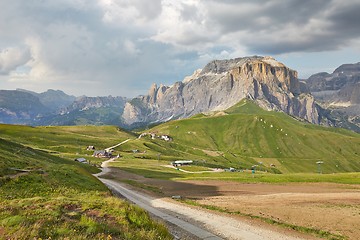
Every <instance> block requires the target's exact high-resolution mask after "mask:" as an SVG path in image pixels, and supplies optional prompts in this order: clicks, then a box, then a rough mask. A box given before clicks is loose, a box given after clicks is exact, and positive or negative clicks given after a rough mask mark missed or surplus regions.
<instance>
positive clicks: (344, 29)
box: [208, 0, 360, 54]
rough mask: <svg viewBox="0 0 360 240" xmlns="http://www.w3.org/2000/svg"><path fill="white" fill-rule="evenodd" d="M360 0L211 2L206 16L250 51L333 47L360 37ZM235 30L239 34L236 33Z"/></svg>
mask: <svg viewBox="0 0 360 240" xmlns="http://www.w3.org/2000/svg"><path fill="white" fill-rule="evenodd" d="M359 12H360V2H359V1H342V0H336V1H328V0H318V1H311V0H305V1H304V0H303V1H299V0H292V1H241V2H239V1H221V2H220V1H211V3H209V4H208V14H209V15H208V18H209V19H210V22H211V24H212V25H216V26H217V28H218V29H219V35H222V36H226V35H231V36H235V37H236V36H238V38H237V39H236V40H234V41H237V42H238V44H240V45H245V47H246V48H247V49H249V50H250V51H252V52H261V53H264V54H281V53H290V52H298V51H306V52H312V51H325V50H335V49H339V48H341V47H344V46H346V45H347V44H349V43H350V42H351V41H352V40H354V39H358V38H359V37H360V31H359V30H358V29H359V24H360V14H359ZM237 33H238V34H237Z"/></svg>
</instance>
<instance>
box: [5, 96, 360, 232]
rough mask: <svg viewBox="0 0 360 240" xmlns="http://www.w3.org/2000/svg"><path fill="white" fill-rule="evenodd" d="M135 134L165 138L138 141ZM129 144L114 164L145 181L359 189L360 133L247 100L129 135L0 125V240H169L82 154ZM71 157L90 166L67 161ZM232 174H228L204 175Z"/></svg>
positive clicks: (103, 130) (86, 128)
mask: <svg viewBox="0 0 360 240" xmlns="http://www.w3.org/2000/svg"><path fill="white" fill-rule="evenodd" d="M143 132H147V133H150V132H151V133H155V134H156V135H157V136H161V135H164V134H165V135H169V136H170V137H171V138H172V140H171V141H168V142H166V141H164V140H161V139H160V138H155V139H151V138H150V137H149V136H145V137H142V138H140V139H139V138H138V136H139V135H140V134H141V133H143ZM127 139H130V141H128V142H127V143H125V144H123V145H120V146H118V147H116V148H114V155H119V156H120V158H118V159H116V161H115V162H114V163H112V166H115V167H118V168H120V169H122V170H125V171H128V172H131V173H135V174H138V175H142V176H145V177H147V178H158V179H167V180H172V181H176V180H226V181H239V182H249V183H250V182H251V183H256V182H263V183H270V184H271V183H289V182H305V183H306V182H333V183H342V184H359V183H360V173H359V172H360V135H359V134H356V133H353V132H350V131H347V130H344V129H335V128H328V127H321V126H315V125H312V124H308V123H306V122H301V121H298V120H296V119H293V118H291V117H289V116H287V115H285V114H283V113H279V112H268V111H264V110H262V109H260V108H259V107H257V106H256V105H255V104H254V103H253V102H251V101H242V102H240V103H239V104H237V105H236V106H234V107H232V108H230V109H228V110H227V111H224V112H215V113H207V114H198V115H196V116H194V117H192V118H189V119H183V120H176V121H171V122H167V123H164V124H160V125H158V126H155V127H153V128H151V129H146V130H142V131H138V132H136V133H132V132H127V131H124V130H122V129H119V128H117V127H114V126H56V127H55V126H47V127H45V126H44V127H30V126H15V125H0V160H1V161H0V184H1V187H0V202H1V204H0V235H1V236H2V237H0V239H9V238H10V239H14V238H15V239H25V238H42V239H46V238H52V239H54V238H68V239H89V238H96V239H110V238H118V239H170V238H171V236H170V235H169V233H168V232H167V230H166V228H165V227H164V226H163V225H161V224H159V223H156V222H154V221H153V220H151V219H150V217H149V216H148V215H147V214H146V213H145V212H144V211H142V210H141V209H139V208H137V207H135V206H133V205H129V204H128V203H126V202H124V201H122V200H119V199H117V198H114V197H113V196H112V195H111V193H110V192H109V190H108V189H107V188H106V187H105V186H104V185H103V184H102V183H101V182H100V181H98V180H97V179H96V178H95V177H93V176H92V175H91V174H93V173H96V172H98V171H99V169H98V168H96V167H94V166H96V165H99V164H100V163H101V162H102V161H103V160H104V159H99V158H95V157H93V156H92V154H93V151H87V150H86V147H87V146H95V148H96V149H97V150H100V149H105V148H108V147H111V146H114V145H116V144H118V143H120V142H123V141H124V140H127ZM78 157H84V158H86V159H87V160H88V161H90V163H91V164H80V163H77V162H75V161H74V159H75V158H78ZM174 160H193V161H194V162H193V164H192V165H191V166H183V167H180V169H182V170H185V171H188V172H183V171H180V170H179V169H176V168H170V167H169V165H170V163H171V162H172V161H174ZM317 162H322V164H317ZM93 165H94V166H93ZM230 167H232V168H235V169H236V171H235V172H229V171H223V172H203V171H209V170H211V169H214V168H220V169H229V168H230ZM252 169H255V173H253V172H252ZM125 182H126V183H128V184H131V185H134V186H137V187H140V188H149V189H150V188H151V189H153V190H154V189H155V190H154V191H158V189H156V186H150V185H149V186H148V185H141V186H140V185H139V184H140V183H138V182H136V181H132V180H129V181H125ZM151 189H150V190H151Z"/></svg>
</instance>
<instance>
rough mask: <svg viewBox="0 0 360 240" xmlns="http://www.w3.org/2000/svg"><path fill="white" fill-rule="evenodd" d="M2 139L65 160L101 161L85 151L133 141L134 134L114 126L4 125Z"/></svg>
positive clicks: (91, 152) (1, 130) (1, 132)
mask: <svg viewBox="0 0 360 240" xmlns="http://www.w3.org/2000/svg"><path fill="white" fill-rule="evenodd" d="M0 136H1V137H2V138H4V139H7V140H9V141H14V142H17V143H20V144H23V145H25V146H29V147H32V148H35V149H40V150H43V151H46V152H48V153H50V154H52V155H55V156H60V157H63V158H66V159H74V158H77V157H80V156H81V157H85V158H86V159H88V160H90V161H94V162H100V161H101V160H99V159H96V158H93V157H91V155H92V154H93V151H86V147H87V146H95V148H96V149H104V148H107V147H110V146H113V145H115V144H117V143H119V142H121V141H124V140H125V139H128V138H134V135H133V134H132V133H128V132H125V131H123V130H121V129H119V128H117V127H115V126H55V127H30V126H16V125H1V124H0Z"/></svg>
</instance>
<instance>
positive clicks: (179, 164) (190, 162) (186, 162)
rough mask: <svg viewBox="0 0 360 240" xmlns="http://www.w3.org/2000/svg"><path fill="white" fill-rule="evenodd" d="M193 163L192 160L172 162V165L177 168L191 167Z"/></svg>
mask: <svg viewBox="0 0 360 240" xmlns="http://www.w3.org/2000/svg"><path fill="white" fill-rule="evenodd" d="M192 163H193V161H192V160H177V161H174V162H172V163H171V164H172V165H173V166H175V167H177V166H182V165H190V164H192Z"/></svg>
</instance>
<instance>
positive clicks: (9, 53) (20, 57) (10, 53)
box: [0, 47, 30, 75]
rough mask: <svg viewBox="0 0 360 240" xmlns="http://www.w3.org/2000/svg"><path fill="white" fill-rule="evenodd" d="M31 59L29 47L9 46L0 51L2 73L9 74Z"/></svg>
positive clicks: (0, 72)
mask: <svg viewBox="0 0 360 240" xmlns="http://www.w3.org/2000/svg"><path fill="white" fill-rule="evenodd" d="M29 60H30V53H29V51H28V49H20V48H16V47H8V48H5V49H3V50H1V51H0V74H4V75H5V74H9V73H10V72H11V71H14V70H16V68H17V67H19V66H22V65H24V64H25V63H27V62H28V61H29Z"/></svg>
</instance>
